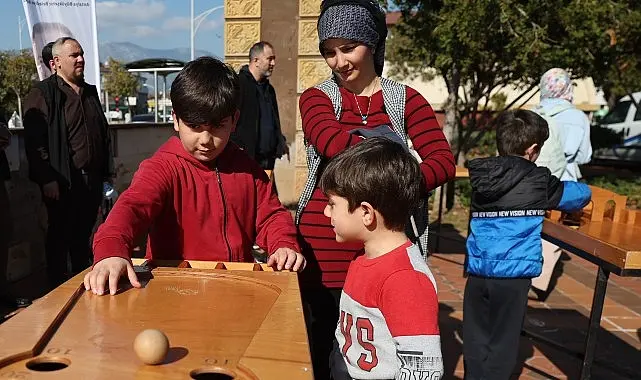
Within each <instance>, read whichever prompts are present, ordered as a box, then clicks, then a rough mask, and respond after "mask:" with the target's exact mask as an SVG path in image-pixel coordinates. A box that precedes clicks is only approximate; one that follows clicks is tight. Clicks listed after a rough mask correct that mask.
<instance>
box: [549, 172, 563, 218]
mask: <svg viewBox="0 0 641 380" xmlns="http://www.w3.org/2000/svg"><path fill="white" fill-rule="evenodd" d="M547 174H548V189H547V190H548V204H547V209H548V210H556V209H557V207H558V206H559V203H561V198H562V197H563V182H561V181H560V180H559V179H558V178H556V177H555V176H553V175H552V173H550V171H549V170H548V173H547Z"/></svg>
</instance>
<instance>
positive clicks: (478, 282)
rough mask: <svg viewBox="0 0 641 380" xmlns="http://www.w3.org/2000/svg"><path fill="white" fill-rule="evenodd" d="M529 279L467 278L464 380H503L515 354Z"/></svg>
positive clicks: (514, 362) (513, 361) (514, 361)
mask: <svg viewBox="0 0 641 380" xmlns="http://www.w3.org/2000/svg"><path fill="white" fill-rule="evenodd" d="M530 283H531V280H530V279H520V278H519V279H491V278H482V277H476V276H469V277H468V278H467V283H466V284H465V298H464V299H463V360H464V364H465V379H466V380H476V379H487V380H507V379H509V378H510V376H511V374H512V371H513V370H514V366H515V365H516V359H517V357H518V352H519V339H520V335H521V329H522V328H523V320H524V318H525V311H526V308H527V294H528V290H529V288H530Z"/></svg>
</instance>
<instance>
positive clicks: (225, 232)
mask: <svg viewBox="0 0 641 380" xmlns="http://www.w3.org/2000/svg"><path fill="white" fill-rule="evenodd" d="M216 179H217V180H218V189H219V190H220V197H221V198H222V200H223V238H224V239H225V244H226V245H227V253H228V257H229V261H230V262H231V261H234V260H233V258H232V253H231V246H230V245H229V240H227V204H226V202H225V193H224V192H223V181H222V180H221V179H220V172H219V171H218V166H216Z"/></svg>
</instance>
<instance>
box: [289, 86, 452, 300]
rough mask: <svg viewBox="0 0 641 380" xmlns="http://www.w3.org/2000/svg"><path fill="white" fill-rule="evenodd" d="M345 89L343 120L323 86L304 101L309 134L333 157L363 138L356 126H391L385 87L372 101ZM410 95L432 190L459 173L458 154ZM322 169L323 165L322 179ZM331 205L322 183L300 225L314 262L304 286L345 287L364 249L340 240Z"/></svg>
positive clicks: (413, 126) (410, 118) (411, 129)
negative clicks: (364, 115) (327, 209)
mask: <svg viewBox="0 0 641 380" xmlns="http://www.w3.org/2000/svg"><path fill="white" fill-rule="evenodd" d="M340 92H341V101H342V103H341V109H342V113H341V117H340V120H336V115H335V114H334V107H333V105H332V101H331V100H330V99H329V98H328V97H327V95H325V94H324V93H323V92H322V91H321V90H319V89H317V88H310V89H307V90H306V91H305V92H304V93H303V94H302V95H301V98H300V102H299V106H300V113H301V118H302V123H303V132H304V133H305V138H306V139H307V141H309V143H310V144H312V145H314V147H316V150H317V151H318V152H319V153H320V154H321V155H322V156H323V157H324V158H332V157H334V156H335V155H337V154H338V153H340V152H342V151H343V150H345V149H346V148H348V147H350V146H352V145H355V144H356V143H358V142H359V141H361V139H360V138H359V137H358V136H356V135H354V134H351V133H349V131H351V130H353V129H357V128H374V127H377V126H381V125H388V126H390V125H391V122H390V118H389V116H388V115H387V113H386V112H385V105H384V101H383V92H382V91H378V92H377V93H375V94H374V95H372V97H371V100H370V99H369V98H368V97H367V96H354V94H352V93H351V92H349V91H347V90H346V89H345V88H343V87H341V88H340ZM405 96H406V101H405V129H406V131H407V137H408V138H409V139H410V140H411V142H412V146H413V147H414V149H415V150H416V152H418V154H419V155H420V157H421V160H422V162H421V165H420V166H421V170H422V172H423V177H424V178H425V183H426V185H427V189H428V190H433V189H435V188H437V187H438V186H440V185H442V184H444V183H446V182H447V181H449V180H451V179H453V178H454V175H455V173H456V165H455V163H454V156H453V155H452V150H451V148H450V145H449V144H448V142H447V140H446V139H445V135H444V134H443V131H442V130H441V127H440V126H439V124H438V121H437V120H436V116H435V114H434V111H433V110H432V107H431V106H430V104H429V103H428V102H427V100H425V98H424V97H423V96H421V94H419V93H418V92H417V91H416V90H414V89H413V88H411V87H407V91H406V95H405ZM357 102H358V104H357ZM369 102H371V104H370V103H369ZM359 107H360V110H359ZM368 109H369V113H368V117H367V125H363V123H362V119H361V111H362V112H367V110H368ZM321 174H322V167H321V171H320V172H319V173H318V175H319V178H320V175H321ZM326 205H327V197H326V196H325V195H324V194H323V192H322V191H321V190H320V188H316V190H314V193H313V194H312V197H311V199H310V200H309V202H308V203H307V206H306V207H305V210H304V211H303V213H302V214H301V219H300V223H299V226H298V228H299V235H300V236H301V238H302V240H303V245H302V248H303V254H305V255H306V257H307V261H308V262H310V263H313V264H314V265H308V266H307V268H306V269H305V271H303V272H302V273H301V281H302V284H301V285H302V286H303V287H307V286H320V281H318V280H317V279H318V278H320V279H321V280H322V284H323V285H325V286H326V287H328V288H340V287H342V286H343V283H344V281H345V274H346V272H347V268H348V267H349V263H350V262H351V261H352V260H353V259H354V258H356V257H357V256H358V255H359V254H360V253H361V252H362V249H363V244H361V243H337V242H336V240H335V234H334V230H333V227H332V226H331V224H330V222H329V218H327V217H326V216H324V215H323V209H324V208H325V206H326ZM316 263H317V264H316ZM318 272H320V273H318Z"/></svg>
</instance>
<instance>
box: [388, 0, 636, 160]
mask: <svg viewBox="0 0 641 380" xmlns="http://www.w3.org/2000/svg"><path fill="white" fill-rule="evenodd" d="M394 3H395V4H396V5H397V6H398V7H399V9H400V10H401V12H402V18H401V21H400V23H399V24H398V25H396V26H395V27H393V28H392V30H391V35H390V37H389V42H388V49H387V50H388V55H387V58H388V60H389V61H390V62H391V63H392V66H393V67H392V70H391V72H392V74H393V75H395V76H397V77H403V76H415V75H422V73H425V72H428V73H429V72H430V71H429V69H427V68H428V67H429V68H431V69H432V70H434V71H435V73H436V75H439V76H441V77H442V78H443V79H444V80H445V83H446V85H447V88H448V93H449V97H448V103H447V104H446V106H445V107H446V108H445V111H446V120H447V122H446V125H445V130H446V135H447V136H448V138H450V141H451V142H453V148H454V151H455V154H456V155H457V156H458V155H459V154H461V153H462V154H466V153H467V152H468V151H470V150H471V149H473V148H474V147H476V146H477V145H478V144H479V143H480V141H481V140H483V134H484V133H487V132H488V131H489V130H491V129H490V127H489V126H490V124H488V121H489V120H487V118H486V116H487V115H483V116H482V117H479V112H484V111H485V110H487V109H488V108H489V106H490V105H491V103H493V104H492V105H493V106H501V105H502V106H504V107H507V108H510V107H518V106H519V100H520V101H521V102H522V101H524V100H527V99H524V98H520V99H517V101H515V102H512V104H505V103H506V102H504V103H503V104H501V103H502V102H501V99H500V98H497V97H496V96H495V94H496V93H498V92H500V91H501V90H502V89H503V88H504V87H506V86H508V85H510V84H516V85H519V86H521V87H522V90H523V95H525V93H527V92H528V91H529V90H531V89H532V88H535V87H536V86H537V85H538V81H539V78H540V76H541V75H542V74H543V73H544V72H545V71H546V70H548V69H550V68H552V67H561V68H566V69H569V70H570V71H571V73H572V76H573V77H575V78H576V77H586V76H591V77H592V78H593V79H594V80H595V82H596V83H597V84H601V83H610V82H612V83H614V82H616V83H617V86H621V87H623V88H627V89H636V88H639V85H638V84H637V85H635V84H634V83H635V81H641V75H639V74H641V70H640V69H639V68H640V67H641V65H639V59H640V58H639V57H641V54H640V52H641V37H640V36H641V31H640V30H641V29H640V28H638V25H641V2H638V1H631V0H610V1H606V2H603V1H599V0H572V1H568V0H549V1H531V0H477V1H470V0H398V1H395V2H394ZM612 35H614V36H615V37H616V41H615V43H613V40H612V38H611V36H612ZM636 70H639V71H640V72H637V71H636ZM613 73H614V74H613ZM616 73H619V74H620V75H619V74H616ZM615 74H616V75H619V77H620V79H616V78H615V79H616V80H612V79H611V78H612V77H613V76H615ZM608 81H610V82H608ZM615 87H616V86H615V85H614V84H613V85H612V88H615ZM459 94H461V95H459ZM428 100H429V99H428ZM495 109H497V108H495ZM498 109H499V110H500V108H498Z"/></svg>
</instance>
